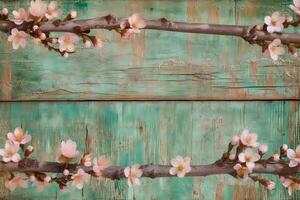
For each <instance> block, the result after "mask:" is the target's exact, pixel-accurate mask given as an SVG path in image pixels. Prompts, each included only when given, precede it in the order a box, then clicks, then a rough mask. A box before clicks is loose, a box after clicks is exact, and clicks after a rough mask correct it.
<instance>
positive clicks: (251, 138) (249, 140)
mask: <svg viewBox="0 0 300 200" xmlns="http://www.w3.org/2000/svg"><path fill="white" fill-rule="evenodd" d="M240 139H241V143H242V144H243V145H245V146H247V147H258V145H259V143H258V142H256V140H257V134H256V133H249V130H247V129H245V130H243V132H242V134H241V135H240Z"/></svg>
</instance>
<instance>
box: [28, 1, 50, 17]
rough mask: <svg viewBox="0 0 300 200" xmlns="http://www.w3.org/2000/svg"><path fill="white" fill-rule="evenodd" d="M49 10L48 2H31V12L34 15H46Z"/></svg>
mask: <svg viewBox="0 0 300 200" xmlns="http://www.w3.org/2000/svg"><path fill="white" fill-rule="evenodd" d="M46 12H47V4H46V3H44V2H43V1H42V0H33V1H31V3H30V7H29V13H30V15H32V16H34V17H44V15H45V14H46Z"/></svg>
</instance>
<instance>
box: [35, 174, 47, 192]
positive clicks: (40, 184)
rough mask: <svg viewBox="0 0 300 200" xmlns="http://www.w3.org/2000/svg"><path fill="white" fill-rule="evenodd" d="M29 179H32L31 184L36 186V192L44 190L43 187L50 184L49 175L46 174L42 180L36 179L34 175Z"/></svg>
mask: <svg viewBox="0 0 300 200" xmlns="http://www.w3.org/2000/svg"><path fill="white" fill-rule="evenodd" d="M30 180H31V181H32V184H33V185H34V186H35V187H36V190H37V191H38V192H42V191H44V189H45V187H47V186H48V185H49V184H50V181H51V178H50V177H49V176H46V177H45V178H44V180H43V181H41V180H38V179H37V178H35V177H34V176H31V177H30Z"/></svg>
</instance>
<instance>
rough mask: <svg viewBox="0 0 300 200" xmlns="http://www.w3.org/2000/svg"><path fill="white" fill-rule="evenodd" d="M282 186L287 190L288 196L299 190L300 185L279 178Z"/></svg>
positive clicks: (287, 179)
mask: <svg viewBox="0 0 300 200" xmlns="http://www.w3.org/2000/svg"><path fill="white" fill-rule="evenodd" d="M280 181H281V183H282V185H283V186H284V187H285V188H287V189H288V193H289V195H292V192H293V191H295V190H300V184H298V183H296V182H294V181H293V180H291V179H289V178H285V177H283V176H282V177H280Z"/></svg>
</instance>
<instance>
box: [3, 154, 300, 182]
mask: <svg viewBox="0 0 300 200" xmlns="http://www.w3.org/2000/svg"><path fill="white" fill-rule="evenodd" d="M79 168H81V169H83V170H84V171H85V172H87V173H90V174H91V173H93V169H92V167H85V166H82V165H79V164H68V165H67V168H66V164H64V163H57V162H39V161H38V160H33V159H23V160H22V161H20V162H19V163H13V162H9V163H4V162H1V163H0V172H41V173H63V171H64V169H68V170H69V171H70V172H71V173H76V171H77V170H78V169H79ZM170 168H171V165H151V164H149V165H141V166H140V169H141V170H142V171H143V175H142V176H143V177H149V178H157V177H171V176H173V175H171V174H170V173H169V170H170ZM298 172H300V167H294V168H290V167H289V166H288V165H287V164H279V163H269V164H266V165H265V166H263V165H262V164H259V163H256V164H255V168H254V170H253V173H257V174H274V175H285V176H286V175H294V174H296V173H298ZM102 173H103V177H105V178H109V179H112V180H114V179H121V178H125V175H124V168H123V167H116V166H113V167H108V168H106V169H104V170H103V172H102ZM218 174H228V175H233V174H235V170H234V169H233V165H230V164H224V165H218V164H216V163H213V164H209V165H194V166H191V171H190V172H189V173H187V174H186V176H209V175H218Z"/></svg>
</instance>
